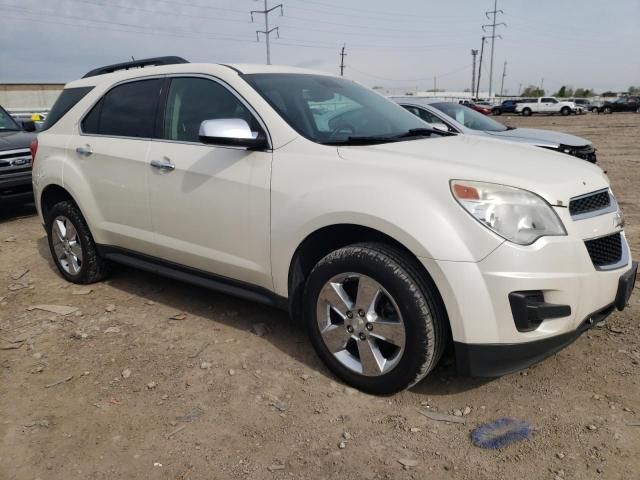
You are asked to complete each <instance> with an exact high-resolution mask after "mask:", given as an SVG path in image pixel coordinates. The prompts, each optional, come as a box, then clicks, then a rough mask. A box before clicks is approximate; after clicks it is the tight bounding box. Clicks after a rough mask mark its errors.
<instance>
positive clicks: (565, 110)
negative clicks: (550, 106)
mask: <svg viewBox="0 0 640 480" xmlns="http://www.w3.org/2000/svg"><path fill="white" fill-rule="evenodd" d="M560 114H561V115H562V116H563V117H566V116H568V115H569V114H571V109H570V108H569V107H563V108H562V110H560Z"/></svg>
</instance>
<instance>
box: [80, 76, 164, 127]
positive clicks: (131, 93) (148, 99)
mask: <svg viewBox="0 0 640 480" xmlns="http://www.w3.org/2000/svg"><path fill="white" fill-rule="evenodd" d="M161 85H162V80H161V79H153V80H141V81H137V82H130V83H125V84H123V85H119V86H117V87H115V88H113V89H111V90H110V91H109V92H107V94H106V95H105V96H104V97H103V98H102V100H100V102H98V103H97V104H96V106H95V107H94V108H93V109H92V110H91V112H90V113H89V115H87V116H86V117H85V119H84V120H83V122H82V131H83V132H84V133H97V134H100V135H115V136H119V137H138V138H151V137H153V136H154V135H153V134H154V127H155V115H156V109H157V105H158V98H159V96H160V88H161Z"/></svg>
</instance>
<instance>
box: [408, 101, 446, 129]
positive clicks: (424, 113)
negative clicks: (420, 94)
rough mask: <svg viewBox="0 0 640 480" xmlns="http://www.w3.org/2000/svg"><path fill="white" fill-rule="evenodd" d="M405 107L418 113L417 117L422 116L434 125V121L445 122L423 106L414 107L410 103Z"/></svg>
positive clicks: (415, 113)
mask: <svg viewBox="0 0 640 480" xmlns="http://www.w3.org/2000/svg"><path fill="white" fill-rule="evenodd" d="M404 108H405V109H406V110H408V111H409V112H411V113H413V114H414V115H416V116H417V117H420V118H421V119H422V120H424V121H425V122H427V123H430V124H432V125H433V124H434V123H443V122H442V120H440V119H439V118H438V117H436V116H435V115H434V114H433V113H431V112H428V111H427V110H424V109H422V108H417V107H412V106H409V105H406V106H404Z"/></svg>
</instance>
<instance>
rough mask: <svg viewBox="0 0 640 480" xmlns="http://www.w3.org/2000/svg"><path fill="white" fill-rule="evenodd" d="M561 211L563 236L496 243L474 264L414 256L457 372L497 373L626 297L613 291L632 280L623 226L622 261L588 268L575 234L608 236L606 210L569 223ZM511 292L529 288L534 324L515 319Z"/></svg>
mask: <svg viewBox="0 0 640 480" xmlns="http://www.w3.org/2000/svg"><path fill="white" fill-rule="evenodd" d="M562 210H563V211H562V212H560V213H559V214H560V215H561V217H566V219H564V220H565V221H564V223H565V225H566V226H567V229H568V236H564V237H543V238H541V239H539V240H538V241H537V242H535V243H534V244H533V245H529V246H519V245H515V244H512V243H509V242H504V243H502V244H501V245H500V246H499V247H498V248H496V249H495V250H494V251H493V252H492V253H491V254H489V255H488V256H487V257H486V258H484V259H483V260H481V261H479V262H453V261H443V260H432V259H425V258H422V259H421V260H422V262H423V264H424V266H425V268H426V269H427V271H428V272H429V273H430V274H431V276H432V277H433V280H434V281H435V283H436V285H437V286H438V289H439V291H440V294H441V296H442V298H443V301H444V304H445V306H446V309H447V314H448V316H449V321H450V325H451V333H452V336H453V340H454V343H455V347H456V356H457V359H458V365H459V369H460V370H461V371H462V372H466V373H470V374H473V375H490V374H493V375H501V374H503V373H506V372H510V371H515V370H518V369H520V368H524V367H525V366H527V365H530V364H531V363H534V362H536V361H538V360H540V359H542V358H544V357H546V356H548V355H551V354H552V353H554V352H556V351H558V350H560V349H561V348H563V347H564V346H566V345H568V344H569V343H571V342H572V341H573V340H575V339H576V338H577V337H578V336H579V335H580V334H581V333H582V332H583V331H584V330H585V329H586V328H588V327H589V326H590V325H591V324H592V323H595V322H596V321H601V320H602V319H604V318H605V317H606V316H607V315H609V314H610V313H611V312H612V311H613V310H614V308H615V307H616V306H618V307H619V308H620V307H623V306H624V304H623V303H622V302H624V303H626V300H627V299H628V295H630V292H631V290H625V291H624V292H625V293H620V292H622V290H621V289H622V287H621V286H620V285H621V280H620V278H621V277H622V278H626V277H625V275H627V276H631V275H633V276H634V278H635V271H636V268H637V266H636V264H635V263H633V262H632V261H631V258H630V255H629V246H628V244H627V241H626V239H625V237H624V232H620V235H621V242H622V247H623V249H624V252H625V254H624V255H623V258H624V260H623V261H622V262H621V264H617V265H615V268H611V269H609V270H606V269H598V268H596V267H595V266H594V263H593V261H592V259H591V257H590V255H589V252H588V250H587V248H586V246H585V241H584V240H583V239H588V238H593V237H596V236H598V235H606V234H610V233H611V225H612V223H611V222H612V219H613V215H614V214H608V215H601V216H599V217H595V218H591V219H587V220H581V221H579V222H572V221H571V220H570V218H569V214H568V212H566V210H567V209H562ZM629 272H633V274H632V273H629ZM629 282H631V280H628V281H627V282H626V285H627V287H628V285H629ZM628 288H632V287H628ZM514 292H515V293H519V292H529V293H532V294H533V296H534V297H535V305H538V306H541V309H542V311H543V313H540V312H535V314H534V315H532V318H534V319H535V320H537V322H533V323H532V324H531V325H527V324H525V325H524V327H523V323H522V322H516V318H515V317H514V315H515V314H514V311H513V306H512V304H511V303H510V294H512V293H514ZM627 294H628V295H627ZM625 297H626V298H625ZM621 298H622V300H621ZM512 300H513V296H512ZM550 312H551V313H552V314H549V313H550ZM536 315H537V316H536ZM528 327H531V328H528ZM483 358H484V361H483Z"/></svg>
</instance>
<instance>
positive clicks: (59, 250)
mask: <svg viewBox="0 0 640 480" xmlns="http://www.w3.org/2000/svg"><path fill="white" fill-rule="evenodd" d="M45 228H46V231H47V237H48V240H49V249H50V250H51V256H52V257H53V261H54V262H55V264H56V267H58V270H59V271H60V273H61V274H62V276H63V277H64V278H65V279H67V280H68V281H70V282H73V283H94V282H97V281H100V280H102V278H103V277H104V275H105V272H106V267H107V265H106V262H105V260H103V259H102V258H101V257H100V256H99V255H98V252H97V249H96V244H95V242H94V241H93V237H92V236H91V232H90V231H89V227H88V226H87V224H86V222H85V220H84V217H83V216H82V213H80V209H79V208H78V207H77V205H76V204H75V203H73V202H70V201H65V202H60V203H57V204H56V205H54V206H53V207H52V208H51V210H50V211H49V212H48V215H47V219H46V223H45Z"/></svg>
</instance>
